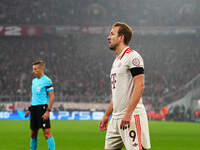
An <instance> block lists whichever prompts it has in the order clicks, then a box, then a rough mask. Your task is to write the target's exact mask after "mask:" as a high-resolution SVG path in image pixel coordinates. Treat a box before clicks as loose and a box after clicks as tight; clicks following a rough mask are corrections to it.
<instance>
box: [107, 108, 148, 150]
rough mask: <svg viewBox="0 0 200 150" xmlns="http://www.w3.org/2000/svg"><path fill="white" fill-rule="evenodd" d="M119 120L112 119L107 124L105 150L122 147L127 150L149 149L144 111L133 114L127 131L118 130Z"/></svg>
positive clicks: (146, 120)
mask: <svg viewBox="0 0 200 150" xmlns="http://www.w3.org/2000/svg"><path fill="white" fill-rule="evenodd" d="M121 120H122V119H115V118H112V119H111V121H110V122H109V124H108V129H107V133H106V140H105V149H112V150H115V149H121V148H122V147H123V146H125V148H126V149H127V150H142V147H143V148H144V149H150V148H151V145H150V137H149V127H148V119H147V115H146V111H142V112H141V113H140V114H134V116H133V118H132V119H131V123H130V128H128V129H125V130H122V129H120V124H121Z"/></svg>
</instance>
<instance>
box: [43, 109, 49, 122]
mask: <svg viewBox="0 0 200 150" xmlns="http://www.w3.org/2000/svg"><path fill="white" fill-rule="evenodd" d="M49 114H50V113H49V111H46V112H45V113H44V114H43V116H42V118H43V120H47V119H48V118H49Z"/></svg>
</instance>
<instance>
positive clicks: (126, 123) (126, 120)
mask: <svg viewBox="0 0 200 150" xmlns="http://www.w3.org/2000/svg"><path fill="white" fill-rule="evenodd" d="M130 122H131V116H130V115H127V114H125V115H124V117H123V119H122V121H121V124H120V129H122V130H125V129H127V128H130Z"/></svg>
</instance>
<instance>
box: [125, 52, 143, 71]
mask: <svg viewBox="0 0 200 150" xmlns="http://www.w3.org/2000/svg"><path fill="white" fill-rule="evenodd" d="M127 63H128V68H129V69H132V68H144V62H143V59H142V57H141V56H140V54H139V53H137V52H136V51H134V52H132V53H131V54H130V55H129V58H128V62H127Z"/></svg>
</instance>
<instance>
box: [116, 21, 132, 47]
mask: <svg viewBox="0 0 200 150" xmlns="http://www.w3.org/2000/svg"><path fill="white" fill-rule="evenodd" d="M113 27H119V31H118V35H124V43H125V44H126V45H128V44H129V42H130V41H131V37H132V34H133V29H132V28H131V27H130V26H129V25H127V24H126V23H123V22H116V23H114V25H113Z"/></svg>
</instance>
